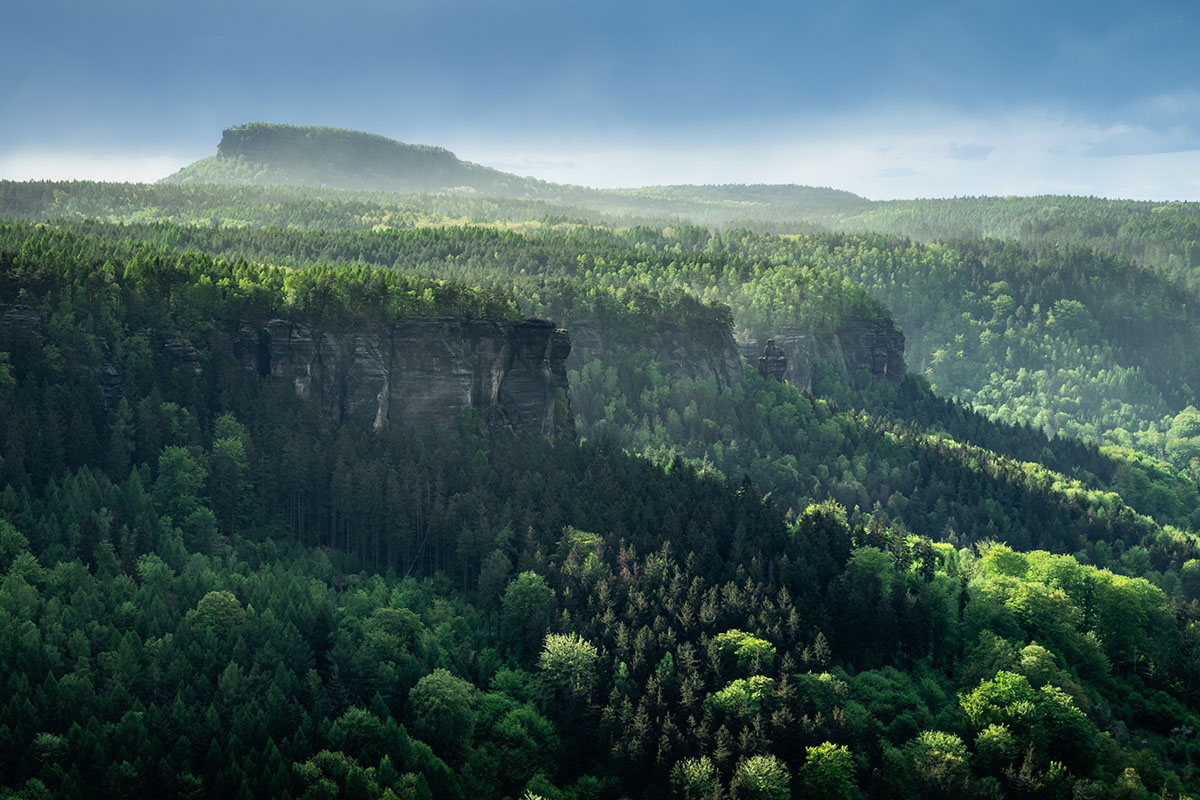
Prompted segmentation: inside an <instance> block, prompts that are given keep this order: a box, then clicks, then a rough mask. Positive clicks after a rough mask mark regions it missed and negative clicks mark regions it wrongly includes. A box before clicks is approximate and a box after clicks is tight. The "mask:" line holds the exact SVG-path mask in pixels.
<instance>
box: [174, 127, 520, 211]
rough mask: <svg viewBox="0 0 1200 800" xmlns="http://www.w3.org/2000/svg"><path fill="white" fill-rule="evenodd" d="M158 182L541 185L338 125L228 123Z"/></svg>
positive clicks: (492, 190) (363, 187) (437, 187)
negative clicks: (206, 149)
mask: <svg viewBox="0 0 1200 800" xmlns="http://www.w3.org/2000/svg"><path fill="white" fill-rule="evenodd" d="M163 181H164V182H165V183H224V184H239V185H262V184H285V185H291V186H313V187H323V188H331V189H350V190H359V191H379V192H402V193H416V192H437V191H447V190H451V189H458V188H465V189H470V190H474V191H484V192H487V193H489V194H496V195H503V196H511V195H521V194H528V193H529V192H531V191H535V190H536V188H537V186H536V184H538V183H540V182H539V181H534V180H532V179H528V178H522V177H519V176H517V175H510V174H508V173H505V172H500V171H499V170H495V169H491V168H490V167H484V166H480V165H479V164H472V163H471V162H469V161H462V160H460V159H459V158H458V157H457V156H455V155H454V154H453V153H451V152H450V151H449V150H446V149H445V148H442V147H430V146H428V145H417V144H406V143H404V142H398V141H396V140H394V139H388V138H387V137H385V136H378V135H376V134H373V133H362V132H360V131H351V130H345V129H342V128H324V127H313V126H308V127H301V126H295V125H278V124H270V123H265V122H252V123H250V124H247V125H236V126H234V127H232V128H228V129H226V130H225V132H224V133H223V134H222V136H221V143H220V144H219V145H217V154H216V155H215V156H210V157H209V158H205V159H201V160H200V161H197V162H195V163H193V164H190V165H188V166H186V167H184V168H183V169H181V170H179V171H178V172H176V173H175V174H174V175H171V176H169V177H167V178H164V179H163Z"/></svg>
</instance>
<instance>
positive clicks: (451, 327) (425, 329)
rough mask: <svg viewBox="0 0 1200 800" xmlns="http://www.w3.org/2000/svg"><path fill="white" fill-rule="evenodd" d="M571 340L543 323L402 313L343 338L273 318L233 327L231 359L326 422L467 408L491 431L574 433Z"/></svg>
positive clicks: (422, 417) (388, 420)
mask: <svg viewBox="0 0 1200 800" xmlns="http://www.w3.org/2000/svg"><path fill="white" fill-rule="evenodd" d="M570 352H571V340H570V337H569V336H568V335H567V332H566V331H565V330H562V329H559V328H555V326H554V324H553V323H551V322H547V321H545V320H525V321H524V322H518V323H507V322H500V321H495V320H484V319H458V318H451V317H410V318H407V319H404V320H401V321H400V322H398V323H396V324H395V325H387V326H385V325H371V326H366V327H364V328H362V329H359V330H355V331H353V332H345V333H340V332H330V331H322V330H320V329H319V328H317V327H314V326H311V325H307V324H304V323H300V322H294V321H289V320H282V319H275V320H270V321H269V322H266V323H265V324H262V325H254V324H249V323H246V324H243V325H241V326H240V327H239V329H238V332H237V336H236V339H235V342H234V354H235V356H236V357H237V358H238V359H240V360H241V362H242V364H243V365H244V366H245V368H246V369H247V370H249V371H252V372H255V373H257V374H258V375H260V376H262V377H264V378H266V379H268V380H270V381H273V382H276V383H280V384H284V385H287V386H290V387H291V388H292V389H293V390H294V391H295V393H296V395H297V396H298V397H301V398H306V399H312V400H313V401H315V402H318V403H319V404H320V405H321V408H322V410H323V411H324V413H325V415H326V416H327V417H328V418H329V419H331V420H333V421H335V422H344V421H347V420H352V419H353V420H358V421H360V422H364V423H366V424H368V425H371V426H372V427H373V428H374V429H375V430H380V429H382V428H383V427H385V426H387V425H396V424H399V425H406V426H411V427H423V426H433V427H437V428H447V427H450V426H452V425H453V424H454V423H455V421H456V420H457V419H459V417H460V416H461V415H462V414H463V412H464V411H466V410H467V409H468V408H473V409H475V410H476V411H477V412H478V413H479V414H480V416H481V417H482V418H483V419H484V420H485V421H486V423H487V424H488V426H489V427H491V428H493V429H501V428H510V429H514V430H519V431H528V432H536V433H541V434H543V435H546V436H549V437H551V438H557V437H563V436H565V437H572V438H573V437H574V435H575V429H574V419H573V417H572V415H571V412H570V401H569V387H568V385H567V373H566V359H567V356H568V355H569V354H570Z"/></svg>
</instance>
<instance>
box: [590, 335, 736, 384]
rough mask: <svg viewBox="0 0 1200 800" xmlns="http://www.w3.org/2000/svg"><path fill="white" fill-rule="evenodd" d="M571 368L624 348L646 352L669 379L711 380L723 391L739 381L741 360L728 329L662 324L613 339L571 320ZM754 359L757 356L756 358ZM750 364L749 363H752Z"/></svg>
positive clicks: (612, 336) (613, 337)
mask: <svg viewBox="0 0 1200 800" xmlns="http://www.w3.org/2000/svg"><path fill="white" fill-rule="evenodd" d="M569 326H570V329H571V341H572V349H571V353H572V355H571V359H570V362H569V366H570V367H571V369H579V368H580V367H582V366H583V365H584V364H587V363H589V362H591V361H593V360H595V359H598V358H602V357H604V355H605V354H606V353H607V352H608V351H609V350H610V349H611V348H613V347H617V346H620V347H625V348H626V349H628V350H630V351H632V352H636V351H637V350H639V349H641V348H643V347H644V348H646V350H647V351H648V352H649V353H650V354H651V355H652V357H653V358H654V359H655V360H656V361H657V362H658V363H659V365H660V366H661V367H662V368H663V369H664V370H665V371H666V372H667V374H669V375H670V376H671V377H672V378H676V379H678V378H684V377H686V378H691V379H693V380H695V379H698V378H710V377H711V378H714V379H715V380H716V382H717V386H718V387H720V388H722V389H725V388H729V387H730V386H733V385H734V384H736V383H737V382H738V381H740V380H741V379H742V358H741V353H740V352H739V350H738V343H737V342H736V341H735V340H734V338H733V334H732V332H731V331H730V330H729V328H728V327H725V326H720V327H718V328H714V329H709V330H695V329H693V330H685V329H684V328H683V327H682V326H679V325H676V324H673V323H671V324H665V325H662V326H660V327H659V328H658V329H656V330H654V331H653V332H651V333H649V334H646V335H643V336H639V337H634V336H614V335H613V333H612V332H611V331H605V330H601V329H600V328H599V327H597V326H596V325H593V324H592V323H590V322H584V321H580V320H572V321H570V322H569ZM756 357H757V356H756ZM752 363H753V362H752Z"/></svg>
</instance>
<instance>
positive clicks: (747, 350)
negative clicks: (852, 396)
mask: <svg viewBox="0 0 1200 800" xmlns="http://www.w3.org/2000/svg"><path fill="white" fill-rule="evenodd" d="M738 346H739V347H740V349H741V352H742V355H743V356H744V357H745V359H746V361H747V363H749V364H750V365H751V366H752V367H756V368H757V369H758V370H759V372H761V373H762V374H764V375H771V376H773V377H775V378H776V379H777V380H781V381H786V382H787V383H790V384H792V385H793V386H795V387H797V388H798V389H800V390H801V391H805V392H811V391H812V381H813V365H814V364H832V365H833V366H835V367H836V368H837V369H838V371H839V372H841V373H842V375H844V376H845V377H846V378H847V380H849V381H850V383H851V385H854V386H859V385H860V381H861V377H860V376H861V375H863V374H871V375H874V376H876V377H883V378H888V379H889V380H899V379H900V376H901V375H903V374H904V334H903V333H902V332H901V331H900V330H899V329H898V328H897V327H896V325H895V323H893V322H892V321H891V320H890V319H887V318H886V317H879V318H872V319H851V320H847V321H846V322H845V323H844V324H843V325H842V326H841V328H839V329H838V332H837V333H835V334H833V335H831V336H828V337H816V336H813V335H812V334H810V333H808V332H807V331H805V330H803V329H800V328H794V327H784V328H780V329H779V330H777V331H774V332H772V333H771V335H769V336H761V337H747V338H743V339H740V340H739V341H738Z"/></svg>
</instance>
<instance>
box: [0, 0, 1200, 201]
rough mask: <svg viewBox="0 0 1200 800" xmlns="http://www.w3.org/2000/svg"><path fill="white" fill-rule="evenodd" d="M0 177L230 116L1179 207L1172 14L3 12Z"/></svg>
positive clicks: (405, 3)
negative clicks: (1176, 202) (1145, 201)
mask: <svg viewBox="0 0 1200 800" xmlns="http://www.w3.org/2000/svg"><path fill="white" fill-rule="evenodd" d="M4 19H5V24H4V32H3V33H2V34H0V37H2V38H0V42H2V46H0V75H3V76H4V79H3V80H0V178H8V179H16V180H28V179H42V178H54V179H67V178H89V179H98V180H138V181H152V180H156V179H158V178H160V177H163V176H165V175H167V174H169V173H171V172H173V171H174V170H176V169H179V168H180V167H182V166H184V165H186V164H187V163H189V162H191V161H194V160H196V159H198V158H202V157H205V156H208V155H212V154H214V153H215V152H216V145H217V142H218V141H219V140H220V137H221V131H222V130H223V129H224V128H226V127H229V126H231V125H236V124H240V123H245V122H252V121H263V122H284V123H293V124H299V125H332V126H336V127H342V128H353V129H358V130H365V131H370V132H372V133H379V134H383V135H385V136H389V137H392V138H394V139H398V140H400V141H405V142H412V143H419V144H433V145H440V146H442V147H447V148H449V149H450V150H452V151H454V152H455V153H456V154H457V155H458V156H459V157H460V158H463V159H466V160H469V161H475V162H478V163H483V164H487V165H488V166H493V167H497V168H499V169H504V170H508V171H512V172H516V173H519V174H522V175H532V176H535V177H538V178H543V179H545V180H552V181H558V182H564V183H576V184H583V185H590V186H601V187H610V186H642V185H649V184H661V183H799V184H808V185H817V186H833V187H836V188H839V189H847V190H850V191H853V192H856V193H858V194H861V195H864V196H867V197H871V198H874V199H888V198H903V197H951V196H963V195H981V194H989V195H1010V194H1011V195H1031V194H1047V193H1056V194H1083V195H1099V196H1106V197H1128V198H1138V199H1158V200H1200V59H1197V58H1196V57H1195V55H1194V42H1193V39H1194V38H1195V35H1196V33H1197V32H1200V3H1196V2H1195V1H1194V0H1179V1H1175V0H1172V1H1171V2H1165V1H1162V0H1128V2H1108V1H1106V0H1091V2H1087V3H1082V2H1074V1H1073V0H1072V1H1067V0H1038V2H1029V1H1028V0H957V2H932V1H931V0H910V2H906V3H900V2H895V0H824V1H823V2H809V0H791V1H790V2H766V1H764V0H743V2H739V3H731V2H720V3H719V2H713V1H712V0H690V1H689V2H674V1H673V0H672V1H669V2H668V1H666V0H641V2H628V1H627V0H607V1H606V2H599V1H598V0H591V2H576V1H575V0H505V1H504V2H498V1H497V0H465V1H463V2H457V1H456V0H390V1H385V0H341V1H340V2H337V3H333V2H315V1H314V0H287V1H286V2H285V1H284V0H278V1H276V0H239V1H238V2H229V1H228V0H206V1H205V2H196V1H195V0H172V2H162V0H155V1H154V2H148V1H147V0H108V1H107V2H104V3H96V2H94V0H92V1H91V2H87V3H83V2H76V1H75V0H15V2H14V0H9V2H7V3H5V14H4Z"/></svg>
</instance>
